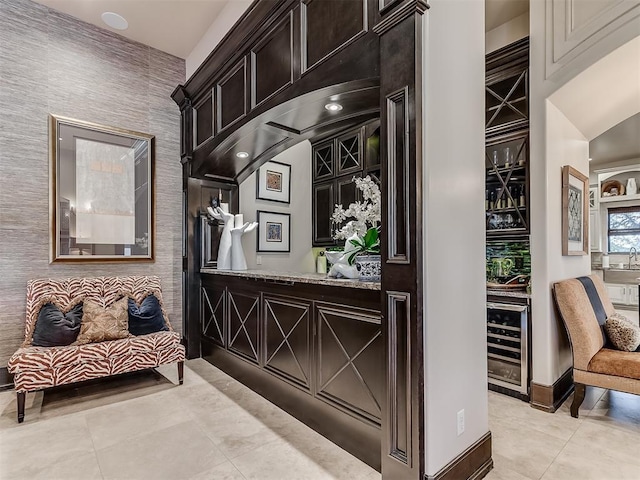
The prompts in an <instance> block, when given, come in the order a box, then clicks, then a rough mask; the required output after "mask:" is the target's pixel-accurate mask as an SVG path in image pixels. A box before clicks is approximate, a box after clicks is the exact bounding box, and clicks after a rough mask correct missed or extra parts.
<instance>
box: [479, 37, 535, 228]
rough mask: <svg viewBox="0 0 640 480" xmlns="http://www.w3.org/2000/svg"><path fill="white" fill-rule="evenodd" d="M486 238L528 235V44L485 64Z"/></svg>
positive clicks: (502, 51)
mask: <svg viewBox="0 0 640 480" xmlns="http://www.w3.org/2000/svg"><path fill="white" fill-rule="evenodd" d="M486 72H487V73H486V103H485V108H486V119H485V120H486V124H485V133H486V150H485V166H486V190H485V210H486V228H487V237H504V236H505V235H508V236H512V235H518V234H525V235H526V234H528V233H529V219H530V214H529V39H528V38H524V39H522V40H519V41H517V42H515V43H513V44H511V45H508V46H506V47H504V48H501V49H500V50H497V51H495V52H492V53H490V54H489V55H487V58H486Z"/></svg>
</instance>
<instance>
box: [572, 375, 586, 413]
mask: <svg viewBox="0 0 640 480" xmlns="http://www.w3.org/2000/svg"><path fill="white" fill-rule="evenodd" d="M585 390H586V387H585V386H584V384H582V383H576V384H575V388H574V391H573V403H572V404H571V416H572V417H573V418H578V410H579V409H580V405H582V402H583V401H584V394H585Z"/></svg>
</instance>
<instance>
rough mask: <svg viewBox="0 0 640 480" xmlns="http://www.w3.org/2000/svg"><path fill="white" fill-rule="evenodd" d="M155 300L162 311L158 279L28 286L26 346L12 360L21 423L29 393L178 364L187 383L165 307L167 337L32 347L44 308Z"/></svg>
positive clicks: (181, 348)
mask: <svg viewBox="0 0 640 480" xmlns="http://www.w3.org/2000/svg"><path fill="white" fill-rule="evenodd" d="M150 293H152V294H154V295H155V296H156V297H157V298H158V300H160V305H161V307H162V295H161V285H160V279H159V278H158V277H155V276H130V277H98V278H68V279H63V280H56V279H38V280H31V281H29V283H28V284H27V309H26V324H25V340H24V343H23V345H22V347H20V348H19V349H18V351H16V353H14V354H13V356H12V357H11V358H10V359H9V362H8V369H9V372H11V373H13V374H14V384H15V389H16V392H17V395H18V422H22V420H23V419H24V401H25V394H26V392H33V391H36V390H42V389H44V388H48V387H54V386H58V385H65V384H69V383H74V382H80V381H83V380H90V379H93V378H100V377H105V376H109V375H116V374H119V373H126V372H133V371H136V370H142V369H145V368H153V367H157V366H159V365H164V364H168V363H173V362H178V377H179V382H180V383H182V371H183V364H184V358H185V350H184V346H182V345H181V344H180V335H179V334H178V333H176V332H174V331H173V329H172V327H171V324H170V323H169V318H168V316H167V314H166V311H165V309H164V307H162V314H163V316H164V319H165V324H166V326H167V327H168V329H169V330H168V331H161V332H155V333H151V334H148V335H140V336H132V337H130V338H124V339H119V340H110V341H105V342H99V343H89V344H86V345H68V346H60V347H38V346H33V345H31V341H32V337H33V332H34V329H35V324H36V320H37V318H38V312H39V310H40V308H41V307H42V305H43V302H53V303H55V304H56V305H57V306H58V307H60V308H61V309H65V308H67V307H68V306H69V305H71V304H73V303H74V302H77V300H78V298H81V299H82V300H93V301H95V302H98V303H100V304H101V305H102V306H104V307H106V306H108V305H110V304H111V303H113V302H115V301H116V300H117V299H119V298H120V297H122V296H123V295H128V296H130V297H133V298H134V299H135V300H136V302H140V301H141V300H142V299H143V298H144V297H145V296H146V295H148V294H150Z"/></svg>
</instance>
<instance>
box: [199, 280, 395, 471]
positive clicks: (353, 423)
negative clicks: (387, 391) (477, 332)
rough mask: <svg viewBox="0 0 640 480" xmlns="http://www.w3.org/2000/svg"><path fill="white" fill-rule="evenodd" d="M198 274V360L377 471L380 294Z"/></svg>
mask: <svg viewBox="0 0 640 480" xmlns="http://www.w3.org/2000/svg"><path fill="white" fill-rule="evenodd" d="M201 281H202V287H201V298H202V302H201V303H202V311H201V319H200V320H201V321H200V325H201V345H202V354H203V357H205V358H208V359H212V360H214V359H215V364H216V365H218V366H219V367H220V368H222V369H223V370H225V371H227V372H228V373H230V374H231V375H233V376H236V377H239V378H242V381H243V382H244V383H245V384H247V385H249V386H250V387H251V388H253V389H255V390H256V391H258V392H259V393H261V394H262V395H264V396H265V397H267V398H268V399H269V400H271V401H272V402H274V403H276V404H278V405H280V406H281V407H282V408H283V409H285V410H287V411H288V412H289V413H291V414H292V415H294V416H296V417H297V418H299V419H300V420H302V421H303V422H305V423H307V424H309V425H311V426H312V427H313V428H314V429H316V430H318V431H319V432H320V433H322V434H323V435H325V436H326V437H328V438H330V439H331V440H332V441H334V442H335V443H337V444H339V445H341V446H343V447H344V448H345V449H347V450H348V451H350V452H351V453H353V454H354V455H356V456H357V457H358V458H361V459H362V460H364V461H365V462H367V463H369V464H370V465H372V466H374V467H375V468H380V425H381V421H382V420H381V417H382V411H381V405H382V395H383V392H384V344H383V337H382V320H381V316H380V291H378V290H368V289H360V288H345V287H339V286H328V285H322V284H304V283H296V282H293V281H273V280H262V279H256V278H242V277H234V276H227V275H224V274H202V275H201ZM338 299H339V302H340V303H339V304H338V303H335V300H338ZM252 379H253V380H252ZM291 388H293V389H294V390H291ZM293 392H301V393H303V395H302V396H299V394H298V393H295V394H293ZM292 395H293V396H292ZM292 398H296V401H295V402H292V401H291V400H292Z"/></svg>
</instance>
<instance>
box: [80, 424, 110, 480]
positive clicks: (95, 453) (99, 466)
mask: <svg viewBox="0 0 640 480" xmlns="http://www.w3.org/2000/svg"><path fill="white" fill-rule="evenodd" d="M82 417H83V418H84V424H85V425H86V426H87V432H88V433H89V438H90V439H91V446H92V447H93V455H94V456H95V457H96V463H97V464H98V471H99V472H100V477H102V480H104V478H105V477H104V473H103V471H102V466H101V465H100V457H99V456H98V450H97V449H96V444H95V442H94V441H93V435H92V434H91V428H90V427H89V421H88V419H87V416H86V415H82Z"/></svg>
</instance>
